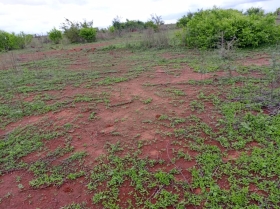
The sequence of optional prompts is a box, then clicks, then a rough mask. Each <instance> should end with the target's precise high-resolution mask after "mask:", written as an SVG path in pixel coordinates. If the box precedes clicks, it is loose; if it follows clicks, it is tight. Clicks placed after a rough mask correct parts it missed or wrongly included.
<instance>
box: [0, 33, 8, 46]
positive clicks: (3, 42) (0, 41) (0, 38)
mask: <svg viewBox="0 0 280 209" xmlns="http://www.w3.org/2000/svg"><path fill="white" fill-rule="evenodd" d="M6 50H9V33H7V32H5V31H2V30H0V51H6Z"/></svg>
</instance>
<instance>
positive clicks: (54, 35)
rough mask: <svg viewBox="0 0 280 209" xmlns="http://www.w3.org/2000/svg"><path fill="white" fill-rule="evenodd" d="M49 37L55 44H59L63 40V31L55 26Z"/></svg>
mask: <svg viewBox="0 0 280 209" xmlns="http://www.w3.org/2000/svg"><path fill="white" fill-rule="evenodd" d="M48 35H49V39H50V40H51V41H52V42H54V43H55V44H58V43H59V41H60V40H62V32H61V31H60V30H57V29H56V28H53V29H52V30H51V31H50V32H49V33H48Z"/></svg>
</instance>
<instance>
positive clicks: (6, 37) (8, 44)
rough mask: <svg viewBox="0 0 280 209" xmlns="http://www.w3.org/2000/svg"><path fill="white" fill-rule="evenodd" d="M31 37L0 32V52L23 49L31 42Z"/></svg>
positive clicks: (21, 33) (23, 34)
mask: <svg viewBox="0 0 280 209" xmlns="http://www.w3.org/2000/svg"><path fill="white" fill-rule="evenodd" d="M32 38H33V36H32V35H30V34H25V33H23V32H20V33H19V34H15V33H7V32H5V31H0V51H3V50H5V51H7V50H13V49H24V48H25V47H26V45H28V44H29V43H30V42H31V41H32Z"/></svg>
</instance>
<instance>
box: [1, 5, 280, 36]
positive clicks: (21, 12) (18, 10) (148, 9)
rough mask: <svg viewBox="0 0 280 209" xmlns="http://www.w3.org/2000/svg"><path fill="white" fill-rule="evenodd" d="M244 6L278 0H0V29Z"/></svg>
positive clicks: (173, 16)
mask: <svg viewBox="0 0 280 209" xmlns="http://www.w3.org/2000/svg"><path fill="white" fill-rule="evenodd" d="M214 5H216V6H218V7H222V8H236V9H247V8H249V7H252V6H254V7H256V6H257V7H262V8H263V9H265V10H266V11H274V10H276V8H277V7H280V1H279V0H263V1H258V0H212V1H206V0H196V1H195V2H194V1H192V3H191V2H190V1H185V0H173V1H170V0H142V1H128V0H118V1H114V0H102V1H90V0H1V2H0V29H1V30H6V31H9V32H12V31H14V32H20V31H25V32H28V33H46V32H47V31H49V30H50V29H52V28H53V27H57V28H59V26H60V24H61V23H62V22H64V18H68V19H70V20H74V21H83V19H86V20H93V22H94V26H96V27H107V26H108V25H110V24H111V21H112V19H113V18H114V17H116V16H117V15H119V16H121V17H123V20H125V19H126V18H127V19H135V20H136V19H139V20H142V21H146V20H147V19H148V18H150V14H153V13H156V14H158V15H161V16H162V17H163V18H164V20H165V21H166V22H167V23H170V22H175V21H176V20H177V19H178V18H180V17H181V16H182V15H183V14H184V13H187V12H188V11H196V10H197V9H199V8H204V9H206V8H211V7H212V6H214Z"/></svg>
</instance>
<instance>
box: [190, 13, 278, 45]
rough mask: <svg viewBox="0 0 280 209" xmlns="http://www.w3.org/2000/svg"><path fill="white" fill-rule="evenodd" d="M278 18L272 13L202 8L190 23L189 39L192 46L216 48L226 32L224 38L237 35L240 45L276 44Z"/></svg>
mask: <svg viewBox="0 0 280 209" xmlns="http://www.w3.org/2000/svg"><path fill="white" fill-rule="evenodd" d="M275 19H276V17H275V15H273V14H267V15H263V14H261V13H258V14H251V15H244V14H242V12H240V11H238V10H233V9H228V10H225V9H219V8H213V9H210V10H205V11H203V10H201V11H199V12H197V13H195V14H194V16H193V17H192V18H191V20H190V21H189V22H188V23H187V26H186V28H187V35H186V43H187V45H188V46H190V47H199V48H215V47H217V43H218V42H219V39H220V37H219V35H220V34H221V32H223V38H224V39H225V41H231V40H232V39H233V37H236V38H237V46H238V47H241V48H243V47H257V46H260V45H262V44H274V43H276V42H277V41H278V40H279V37H280V28H279V26H277V25H276V23H275Z"/></svg>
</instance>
